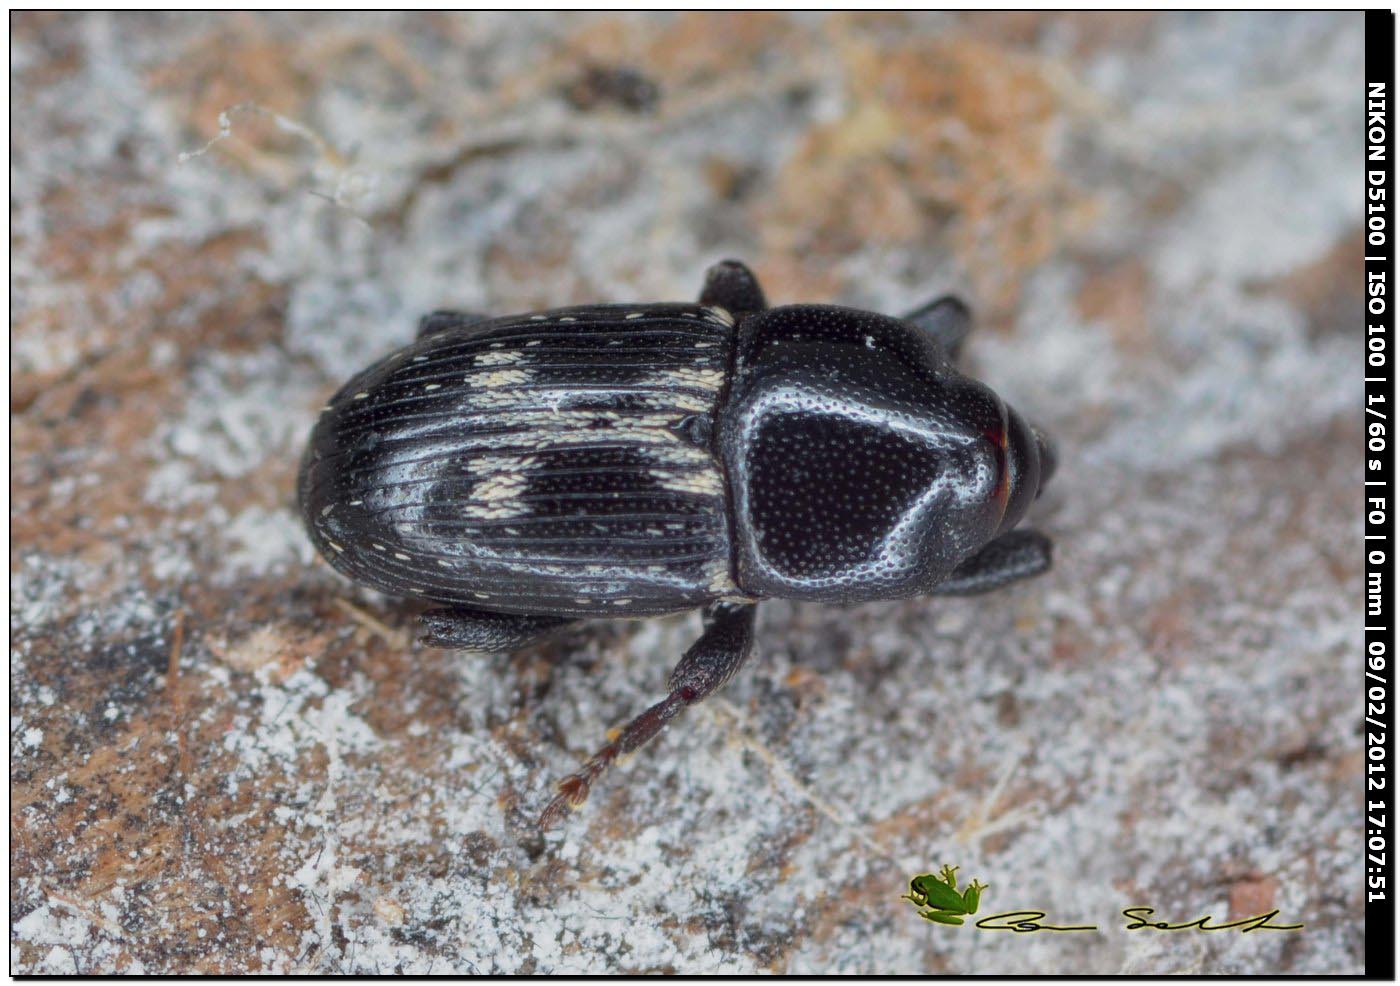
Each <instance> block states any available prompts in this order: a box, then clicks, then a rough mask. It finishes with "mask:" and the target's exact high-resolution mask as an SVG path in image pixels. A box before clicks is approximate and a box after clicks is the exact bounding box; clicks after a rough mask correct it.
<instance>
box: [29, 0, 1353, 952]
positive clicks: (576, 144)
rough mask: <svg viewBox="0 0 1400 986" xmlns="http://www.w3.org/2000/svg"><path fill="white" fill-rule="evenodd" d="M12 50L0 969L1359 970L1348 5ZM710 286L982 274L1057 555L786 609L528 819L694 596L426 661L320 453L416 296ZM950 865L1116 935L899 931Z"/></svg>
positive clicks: (614, 293) (840, 288)
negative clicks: (1296, 927) (308, 462)
mask: <svg viewBox="0 0 1400 986" xmlns="http://www.w3.org/2000/svg"><path fill="white" fill-rule="evenodd" d="M12 26H13V28H14V35H13V38H12V42H11V50H10V54H11V85H12V87H13V88H12V92H13V100H14V102H13V114H14V115H13V123H12V127H13V129H12V135H13V160H12V171H11V175H12V183H13V184H12V192H11V205H10V215H11V221H12V240H11V246H12V250H13V268H12V280H11V290H12V308H11V318H12V322H11V330H10V342H11V405H10V421H11V454H12V466H11V474H10V476H11V480H10V482H11V502H12V507H11V510H12V513H11V525H12V541H11V551H10V571H11V609H10V627H11V635H12V645H11V648H12V649H11V693H10V694H11V699H10V701H11V706H10V715H11V719H10V738H11V745H12V754H11V785H12V806H11V816H10V826H11V836H12V850H11V918H12V922H13V923H12V925H11V938H10V941H11V955H12V961H13V968H14V970H15V971H21V972H74V971H78V972H128V973H131V972H141V971H145V972H150V973H157V972H177V971H199V972H251V971H303V972H389V971H402V972H428V971H432V972H445V971H449V970H459V971H471V972H487V971H500V972H610V971H644V970H665V971H678V972H692V973H693V972H718V971H728V972H751V971H775V972H793V973H795V972H824V971H839V972H925V973H945V972H970V971H978V972H1000V973H1017V972H1119V971H1127V972H1139V973H1172V972H1197V973H1231V972H1233V973H1239V972H1256V973H1257V972H1292V973H1324V972H1352V973H1355V972H1358V971H1359V970H1360V969H1361V962H1362V958H1361V953H1362V942H1363V926H1362V921H1361V908H1362V885H1361V878H1360V867H1361V861H1360V860H1361V856H1360V854H1361V826H1360V799H1361V776H1362V775H1361V770H1362V765H1363V759H1362V752H1361V746H1360V738H1359V732H1358V727H1359V725H1360V715H1361V710H1360V687H1359V685H1358V684H1357V682H1358V680H1359V678H1358V675H1359V671H1358V670H1357V669H1358V664H1357V662H1358V660H1359V654H1360V637H1361V634H1360V619H1359V616H1358V615H1357V609H1356V605H1357V604H1356V601H1357V600H1358V599H1359V598H1360V557H1361V555H1360V550H1361V549H1360V540H1359V534H1360V531H1359V519H1358V509H1359V507H1358V504H1359V500H1358V499H1357V498H1358V496H1359V495H1360V494H1359V492H1358V486H1357V480H1358V477H1359V474H1360V468H1361V466H1360V458H1361V455H1360V438H1359V437H1358V436H1359V435H1360V431H1359V426H1358V425H1357V418H1356V415H1358V414H1359V411H1358V408H1359V407H1360V399H1361V397H1360V394H1361V379H1360V377H1361V373H1360V368H1361V366H1362V362H1361V345H1360V333H1359V331H1358V326H1359V325H1360V316H1361V295H1360V290H1359V285H1360V273H1359V272H1360V258H1361V240H1360V235H1359V231H1360V229H1361V194H1360V180H1359V176H1360V173H1361V167H1362V164H1361V139H1362V137H1361V123H1362V119H1361V105H1362V104H1361V99H1362V88H1361V69H1362V61H1363V53H1362V43H1363V36H1362V19H1361V15H1360V14H1337V15H1285V16H1279V15H1269V14H1257V15H1250V14H1241V15H1231V16H1225V15H1189V16H1159V15H1152V14H1134V15H1114V14H1090V15H1079V16H1063V15H1024V16H1022V15H1007V14H996V15H983V16H961V17H954V16H906V15H858V16H791V15H761V14H753V15H743V16H739V15H723V16H712V15H698V14H697V15H676V16H657V17H649V16H631V15H609V16H559V15H540V16H520V15H495V16H470V15H468V16H446V15H433V14H414V15H405V16H343V15H337V16H278V15H258V16H251V15H233V14H229V15H205V16H178V15H164V16H152V15H121V16H102V15H61V16H49V15H33V14H28V15H18V16H16V17H15V18H14V20H13V22H12ZM221 114H223V121H224V122H223V126H222V132H223V139H219V140H217V141H215V142H214V143H212V144H210V143H206V142H208V141H211V140H214V139H215V138H217V137H219V136H220V134H221ZM201 151H202V153H200V152H201ZM726 255H733V256H739V257H743V258H746V259H748V260H749V261H750V262H751V263H752V264H753V265H754V266H755V267H756V269H757V270H758V272H759V273H760V275H761V276H762V278H763V279H764V281H765V283H766V286H767V289H768V292H769V295H770V297H771V298H772V299H773V300H775V301H776V302H780V303H781V302H788V301H837V302H841V303H845V304H853V305H860V306H867V307H874V308H879V309H882V310H885V311H893V312H897V311H901V310H904V309H905V308H907V307H910V306H912V305H914V304H915V303H918V302H921V301H923V300H925V299H926V298H928V297H930V296H932V295H934V294H936V293H939V292H942V291H945V290H956V291H959V292H961V293H963V294H964V295H966V296H967V297H968V298H969V299H970V300H971V301H972V302H973V303H974V305H975V307H976V308H977V310H978V312H979V313H980V315H981V319H982V326H981V329H980V331H979V333H978V335H977V336H976V337H975V338H974V340H973V341H972V343H971V344H970V346H969V351H968V360H969V365H970V368H971V370H972V372H974V373H976V374H977V375H979V376H981V377H982V378H984V379H986V380H987V381H988V382H990V383H991V384H992V385H993V386H994V387H996V388H997V389H998V390H999V391H1000V392H1001V393H1002V394H1003V395H1004V396H1005V397H1006V398H1007V399H1008V400H1010V401H1012V402H1013V403H1015V404H1016V406H1017V407H1019V408H1022V409H1023V410H1024V411H1025V412H1026V413H1027V414H1028V416H1030V417H1032V418H1034V419H1035V420H1037V421H1039V422H1041V423H1043V424H1044V425H1045V426H1046V427H1047V428H1049V429H1050V430H1052V431H1053V432H1054V433H1055V435H1056V436H1057V437H1058V439H1059V441H1060V443H1061V449H1062V466H1061V473H1060V475H1059V477H1057V481H1056V484H1055V487H1054V489H1053V490H1052V491H1051V492H1049V493H1048V494H1047V495H1046V496H1045V497H1043V498H1042V499H1041V501H1040V502H1039V503H1038V504H1037V505H1036V507H1035V509H1034V512H1033V520H1034V522H1035V523H1036V525H1037V526H1039V527H1042V528H1043V529H1045V530H1046V531H1048V532H1050V533H1051V534H1052V535H1053V536H1054V537H1055V538H1056V540H1057V544H1058V557H1057V567H1056V569H1055V571H1054V572H1053V573H1052V574H1050V575H1049V576H1047V577H1045V578H1042V579H1039V580H1036V581H1033V582H1029V583H1025V584H1023V585H1020V586H1018V587H1016V588H1014V589H1012V590H1009V591H1005V592H1002V593H1000V594H998V595H996V596H992V597H984V598H976V599H955V600H939V601H912V602H904V603H888V604H878V605H867V606H859V607H852V608H847V609H841V608H835V607H823V606H816V605H791V604H786V603H774V604H770V605H768V606H766V607H765V608H764V609H763V611H762V613H761V616H760V629H761V634H762V636H761V643H760V656H759V658H758V659H757V660H756V661H755V662H754V663H753V664H752V665H751V666H750V667H749V668H748V669H747V670H746V672H745V673H744V674H742V675H741V676H740V677H739V678H737V679H736V680H735V681H734V682H733V683H732V684H731V685H730V686H729V687H728V688H727V689H726V690H725V691H724V692H723V694H722V695H721V696H720V697H719V698H718V699H716V700H714V701H712V702H710V703H708V704H707V705H705V706H703V707H700V708H697V709H694V710H692V711H691V712H689V713H688V714H686V715H685V716H684V718H683V719H682V720H681V721H680V722H678V723H677V724H676V725H675V726H674V727H672V728H671V729H670V730H669V731H668V732H667V733H666V734H665V735H663V736H662V737H661V739H660V740H659V741H657V742H656V743H654V744H653V745H652V747H651V748H649V749H647V750H646V751H645V752H644V753H642V754H640V755H638V756H637V757H635V758H633V759H632V760H631V761H630V762H629V763H628V764H626V765H625V766H624V767H623V768H622V769H620V770H618V771H616V772H615V773H614V774H613V775H612V776H611V778H610V780H609V781H608V782H607V783H606V784H605V785H604V786H602V787H601V788H599V789H598V790H597V791H596V793H595V795H594V798H593V800H592V801H591V802H590V804H589V805H588V807H587V809H586V810H584V811H583V812H582V813H580V814H578V815H575V816H574V817H573V818H572V819H571V820H570V821H568V822H567V823H566V824H565V825H563V826H562V827H561V828H559V829H557V830H555V831H553V832H551V833H549V835H548V836H547V837H541V836H540V835H539V833H538V832H537V831H536V830H535V829H534V828H533V827H532V824H531V819H532V818H533V817H534V814H535V813H536V812H537V811H538V809H539V808H540V807H541V806H542V804H543V803H544V801H545V800H546V799H547V798H548V796H549V793H550V789H551V784H552V782H553V781H554V780H556V779H557V778H559V777H560V776H562V775H563V774H564V773H566V772H568V771H569V770H570V769H571V768H572V767H573V766H574V765H575V763H576V762H577V761H578V760H579V758H580V757H581V756H583V755H585V754H586V753H587V752H589V751H590V750H591V749H592V748H594V747H595V746H596V745H597V743H598V742H599V740H600V738H601V736H602V734H603V731H604V730H605V729H606V728H607V727H608V726H610V725H614V724H617V723H619V722H621V721H623V720H625V719H626V718H627V717H628V716H629V715H630V714H632V713H634V712H636V711H637V710H639V709H640V708H642V707H643V706H644V705H645V704H647V703H648V702H649V701H652V700H653V699H654V698H655V697H657V696H659V694H660V692H661V689H662V687H663V685H664V683H665V679H666V676H667V674H668V673H669V669H670V666H671V664H672V663H673V662H674V660H675V659H676V658H677V657H678V656H679V654H680V653H681V652H682V651H683V650H684V648H685V647H686V646H687V644H688V643H689V641H690V640H691V639H692V638H693V637H694V635H695V634H696V632H697V629H698V625H699V623H698V618H697V617H696V616H694V615H690V616H683V617H675V618H672V619H668V620H661V621H653V622H650V623H614V624H599V625H595V626H592V627H590V628H588V629H586V630H584V631H582V632H580V633H578V634H576V635H574V636H572V637H570V638H567V639H565V640H563V641H560V642H558V643H556V644H552V645H549V646H547V647H544V648H539V649H536V650H533V651H527V652H525V653H522V654H519V655H516V656H514V657H505V656H499V655H498V656H494V657H480V656H467V655H461V654H454V653H448V652H442V651H436V650H428V649H424V648H420V647H418V646H416V645H414V644H413V643H412V642H411V630H412V625H413V619H412V612H411V610H410V609H409V608H407V607H405V606H403V605H401V604H400V603H398V602H396V601H394V600H390V599H386V598H383V597H379V596H376V595H373V594H371V593H367V592H364V591H360V590H357V589H356V588H354V587H352V586H350V585H348V584H347V583H346V582H344V581H343V580H341V579H339V578H338V577H337V576H336V575H335V574H334V573H332V572H331V570H330V569H329V568H328V567H326V566H325V565H324V564H323V563H321V562H319V561H317V560H316V559H315V558H313V557H312V554H311V552H310V549H309V546H308V544H307V541H306V540H305V539H304V537H303V536H302V534H301V531H300V528H299V521H298V518H297V516H296V513H295V510H294V507H293V503H292V500H293V491H292V481H293V475H294V470H295V466H296V462H297V458H298V455H299V454H300V449H301V444H302V442H303V440H304V437H305V435H306V434H307V431H308V429H309V427H310V424H311V422H312V420H313V417H314V415H315V413H316V410H317V408H318V407H319V406H320V405H321V404H322V402H323V401H324V399H325V398H326V396H327V395H328V394H329V393H330V392H331V391H332V390H333V389H334V388H335V387H336V386H337V385H338V384H339V383H340V382H341V381H342V379H343V378H344V377H346V376H347V375H348V374H349V373H350V372H352V371H354V370H355V369H357V368H359V367H360V366H361V365H363V364H365V363H367V362H369V361H370V360H372V359H374V358H376V357H378V356H379V355H381V354H383V353H385V352H386V351H388V350H390V349H392V348H393V347H396V346H398V345H399V344H401V343H403V342H405V341H406V340H408V339H409V338H410V337H411V335H412V332H413V327H414V323H415V320H416V317H417V316H418V315H419V314H420V313H422V312H424V311H427V310H429V309H432V308H435V307H445V306H460V307H474V308H481V309H487V310H491V311H497V312H507V311H522V310H528V309H531V308H537V307H544V306H550V305H560V304H568V303H582V302H587V301H596V300H604V301H614V300H658V299H664V300H671V299H685V298H689V297H692V296H693V295H694V293H695V291H696V290H697V288H698V284H699V280H700V276H701V272H702V271H703V270H704V268H705V267H706V266H707V265H708V264H709V263H710V262H712V261H714V260H716V259H718V258H720V257H723V256H726ZM943 863H954V864H958V865H960V866H961V867H962V870H961V875H962V876H964V877H974V876H975V877H979V878H980V879H982V880H983V881H985V882H988V883H990V884H991V887H992V889H991V890H990V891H989V892H988V893H987V894H986V895H985V898H984V910H983V913H984V914H985V913H991V912H993V911H996V910H1006V909H1012V908H1019V907H1042V908H1044V909H1046V910H1048V911H1050V912H1051V915H1052V916H1051V918H1050V920H1058V921H1059V922H1060V923H1064V924H1085V923H1094V924H1098V925H1100V927H1101V929H1102V930H1101V931H1100V932H1098V933H1095V934H1073V935H1071V934H1061V935H1052V934H1047V933H1042V934H1039V935H1021V936H1018V935H1013V934H1009V933H992V932H986V931H978V930H977V929H975V928H973V927H971V926H967V927H962V928H951V927H943V926H936V925H933V924H930V923H927V922H924V921H922V920H920V919H919V918H918V917H917V916H916V914H915V913H914V910H913V908H912V907H911V906H910V905H909V904H908V903H906V902H903V901H901V900H900V899H899V897H900V894H901V893H902V891H903V889H904V887H905V883H906V881H907V880H908V878H909V877H910V876H911V875H913V874H914V873H917V872H920V871H924V870H928V869H933V868H936V867H937V866H939V865H941V864H943ZM1132 904H1152V905H1155V906H1157V907H1158V908H1159V910H1160V912H1161V913H1162V914H1163V916H1168V917H1174V918H1176V919H1178V920H1188V919H1191V918H1194V917H1197V916H1200V915H1202V914H1206V913H1209V914H1212V915H1216V916H1217V919H1219V918H1223V917H1224V916H1225V915H1232V916H1243V915H1248V914H1253V913H1256V912H1259V911H1265V910H1269V909H1271V908H1274V907H1277V908H1280V909H1281V915H1280V920H1284V921H1287V920H1293V921H1304V922H1306V925H1307V927H1306V929H1305V930H1303V931H1301V932H1296V933H1294V932H1273V931H1261V932H1256V933H1253V934H1248V935H1239V934H1237V933H1232V932H1219V933H1215V934H1202V933H1198V932H1194V933H1193V932H1187V933H1180V934H1173V935H1167V934H1161V933H1153V932H1150V931H1137V932H1127V931H1125V930H1123V929H1122V928H1121V924H1122V919H1121V918H1120V917H1118V910H1119V909H1120V908H1122V907H1126V906H1129V905H1132Z"/></svg>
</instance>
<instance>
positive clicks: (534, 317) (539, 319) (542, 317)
mask: <svg viewBox="0 0 1400 986" xmlns="http://www.w3.org/2000/svg"><path fill="white" fill-rule="evenodd" d="M547 318H549V316H548V315H531V316H530V321H532V322H543V321H545V320H546V319H547Z"/></svg>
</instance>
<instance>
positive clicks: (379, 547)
mask: <svg viewBox="0 0 1400 986" xmlns="http://www.w3.org/2000/svg"><path fill="white" fill-rule="evenodd" d="M370 547H372V548H374V550H375V551H387V550H388V549H387V548H385V547H384V545H382V544H380V543H379V542H378V541H374V542H371V544H370Z"/></svg>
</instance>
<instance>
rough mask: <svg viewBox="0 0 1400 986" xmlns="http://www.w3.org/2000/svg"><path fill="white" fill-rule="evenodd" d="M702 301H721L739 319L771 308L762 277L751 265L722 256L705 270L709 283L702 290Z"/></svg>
mask: <svg viewBox="0 0 1400 986" xmlns="http://www.w3.org/2000/svg"><path fill="white" fill-rule="evenodd" d="M700 304H702V305H717V306H719V307H720V308H723V309H726V310H727V311H728V312H729V314H731V315H733V316H734V317H735V318H736V319H737V318H738V317H739V316H740V315H751V314H754V313H755V312H761V311H764V310H765V309H767V307H768V301H767V299H765V298H764V297H763V289H762V288H761V287H759V286H758V278H757V277H755V276H754V273H753V271H751V270H749V268H748V266H747V265H745V264H742V263H740V262H739V261H737V260H721V261H720V262H719V263H717V264H715V265H714V266H713V267H711V268H710V269H709V270H707V271H705V286H704V288H702V289H701V290H700Z"/></svg>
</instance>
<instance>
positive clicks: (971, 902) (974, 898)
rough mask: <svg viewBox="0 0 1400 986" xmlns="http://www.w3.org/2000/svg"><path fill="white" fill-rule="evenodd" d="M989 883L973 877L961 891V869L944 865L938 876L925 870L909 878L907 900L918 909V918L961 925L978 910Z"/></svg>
mask: <svg viewBox="0 0 1400 986" xmlns="http://www.w3.org/2000/svg"><path fill="white" fill-rule="evenodd" d="M986 889H987V884H983V883H978V882H977V881H976V880H973V881H972V882H971V883H969V884H968V885H967V887H966V889H964V890H963V891H962V893H959V892H958V868H957V867H956V866H945V867H943V870H942V872H940V873H939V874H938V876H934V875H933V874H932V873H924V874H921V875H920V876H916V877H914V878H913V879H912V880H910V881H909V892H908V893H907V894H905V895H904V896H903V897H901V898H900V900H907V901H909V902H910V903H911V904H913V905H914V906H915V907H917V908H918V909H919V917H921V918H923V919H924V920H925V921H934V922H936V923H938V924H962V923H963V918H965V917H967V916H968V915H969V914H976V913H977V905H978V904H980V903H981V902H982V891H984V890H986Z"/></svg>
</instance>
